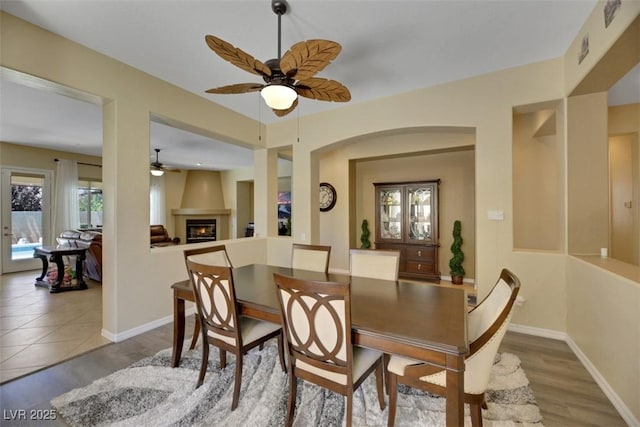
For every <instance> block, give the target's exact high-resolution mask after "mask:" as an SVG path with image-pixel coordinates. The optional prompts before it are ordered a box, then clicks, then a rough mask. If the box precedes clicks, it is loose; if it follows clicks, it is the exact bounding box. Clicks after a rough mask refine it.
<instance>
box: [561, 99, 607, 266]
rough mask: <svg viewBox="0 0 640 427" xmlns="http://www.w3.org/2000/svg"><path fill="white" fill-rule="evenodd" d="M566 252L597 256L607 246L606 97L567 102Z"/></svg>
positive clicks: (569, 100)
mask: <svg viewBox="0 0 640 427" xmlns="http://www.w3.org/2000/svg"><path fill="white" fill-rule="evenodd" d="M567 135H568V136H567V141H568V142H567V161H568V164H567V184H568V186H567V195H568V197H567V198H568V219H569V229H568V250H569V253H573V254H583V255H584V254H586V255H588V254H592V255H593V254H599V253H600V248H606V247H608V246H609V175H608V168H609V165H608V162H607V157H608V153H607V93H606V92H598V93H595V94H590V95H581V96H572V97H570V98H568V100H567Z"/></svg>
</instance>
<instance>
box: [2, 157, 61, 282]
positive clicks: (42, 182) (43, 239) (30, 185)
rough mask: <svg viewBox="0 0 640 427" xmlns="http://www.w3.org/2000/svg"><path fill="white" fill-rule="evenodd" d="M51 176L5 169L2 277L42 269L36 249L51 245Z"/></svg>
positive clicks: (42, 172) (30, 171)
mask: <svg viewBox="0 0 640 427" xmlns="http://www.w3.org/2000/svg"><path fill="white" fill-rule="evenodd" d="M51 181H52V172H51V171H48V170H38V169H19V168H11V167H3V168H2V184H1V185H2V200H1V202H0V205H1V206H2V208H1V210H2V215H1V218H2V221H1V222H2V273H13V272H18V271H26V270H35V269H39V268H41V267H42V263H41V261H40V260H39V259H37V258H33V248H34V247H37V246H43V245H50V244H51V191H52V185H51Z"/></svg>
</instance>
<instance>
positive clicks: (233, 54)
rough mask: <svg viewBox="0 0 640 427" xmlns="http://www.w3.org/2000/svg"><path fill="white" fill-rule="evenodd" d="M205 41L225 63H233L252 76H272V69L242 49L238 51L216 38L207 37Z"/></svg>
mask: <svg viewBox="0 0 640 427" xmlns="http://www.w3.org/2000/svg"><path fill="white" fill-rule="evenodd" d="M204 39H205V41H206V42H207V45H208V46H209V47H210V48H211V50H212V51H214V52H215V53H217V54H218V56H220V57H221V58H222V59H224V60H225V61H229V62H231V63H232V64H233V65H235V66H236V67H239V68H242V69H243V70H245V71H248V72H250V73H252V74H257V75H259V76H267V77H268V76H271V69H270V68H269V67H267V66H266V65H264V64H263V63H262V62H260V61H259V60H257V59H255V58H254V57H253V56H251V55H249V54H248V53H246V52H245V51H243V50H242V49H238V48H237V47H235V46H233V45H232V44H231V43H228V42H226V41H224V40H222V39H219V38H218V37H215V36H211V35H208V36H205V38H204Z"/></svg>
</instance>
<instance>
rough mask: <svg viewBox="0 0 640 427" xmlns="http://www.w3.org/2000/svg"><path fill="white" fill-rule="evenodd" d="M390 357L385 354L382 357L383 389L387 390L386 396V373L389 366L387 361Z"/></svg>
mask: <svg viewBox="0 0 640 427" xmlns="http://www.w3.org/2000/svg"><path fill="white" fill-rule="evenodd" d="M390 359H391V356H389V355H388V354H387V353H385V354H384V355H383V356H382V366H383V367H384V387H385V389H386V390H387V394H389V373H388V372H387V366H389V360H390Z"/></svg>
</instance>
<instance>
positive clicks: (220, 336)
mask: <svg viewBox="0 0 640 427" xmlns="http://www.w3.org/2000/svg"><path fill="white" fill-rule="evenodd" d="M187 269H188V270H189V277H190V278H191V284H192V286H193V292H194V294H195V299H196V307H197V310H198V315H199V318H200V322H201V324H202V327H203V328H204V329H205V331H206V334H207V337H208V338H213V339H216V340H220V341H223V342H225V343H227V344H229V345H233V346H241V345H242V342H241V336H240V333H239V331H238V328H237V325H238V312H237V304H236V296H235V289H234V286H233V275H232V273H231V268H230V267H220V266H215V265H209V264H201V263H198V262H195V261H191V260H189V259H187Z"/></svg>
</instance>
